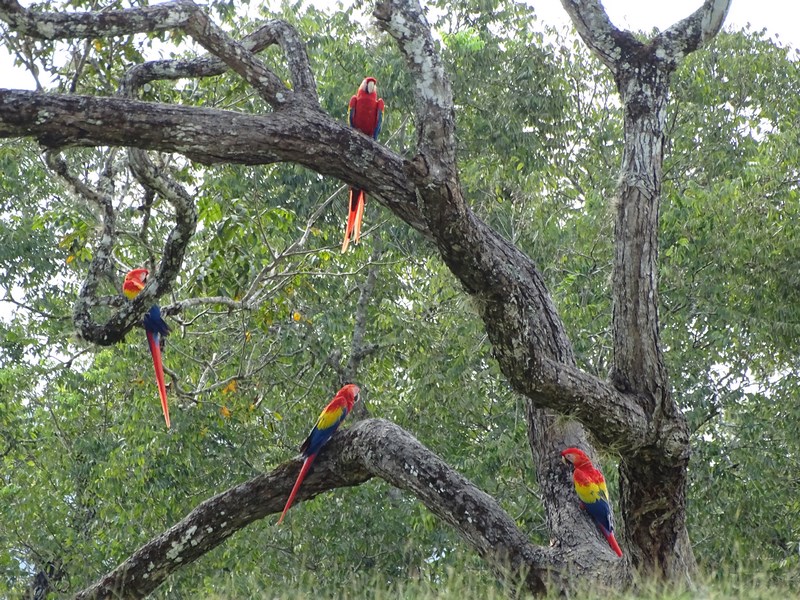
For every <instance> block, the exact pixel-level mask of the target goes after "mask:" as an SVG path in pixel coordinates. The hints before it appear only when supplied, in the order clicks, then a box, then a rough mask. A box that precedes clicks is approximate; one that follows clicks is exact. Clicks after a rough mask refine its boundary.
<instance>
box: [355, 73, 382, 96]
mask: <svg viewBox="0 0 800 600" xmlns="http://www.w3.org/2000/svg"><path fill="white" fill-rule="evenodd" d="M358 89H359V90H360V91H362V92H365V93H367V94H377V93H378V80H377V79H375V78H374V77H365V78H364V81H362V82H361V86H360V87H359V88H358Z"/></svg>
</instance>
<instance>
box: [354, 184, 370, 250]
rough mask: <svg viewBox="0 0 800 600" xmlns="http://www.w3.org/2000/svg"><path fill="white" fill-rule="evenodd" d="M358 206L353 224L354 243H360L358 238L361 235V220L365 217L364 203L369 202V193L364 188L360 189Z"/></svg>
mask: <svg viewBox="0 0 800 600" xmlns="http://www.w3.org/2000/svg"><path fill="white" fill-rule="evenodd" d="M359 192H360V193H359V194H358V206H357V207H356V222H355V223H354V224H353V225H354V227H355V232H354V234H353V243H354V244H357V243H358V238H359V237H361V221H362V220H363V219H364V205H365V204H366V203H367V195H366V194H365V193H364V190H359Z"/></svg>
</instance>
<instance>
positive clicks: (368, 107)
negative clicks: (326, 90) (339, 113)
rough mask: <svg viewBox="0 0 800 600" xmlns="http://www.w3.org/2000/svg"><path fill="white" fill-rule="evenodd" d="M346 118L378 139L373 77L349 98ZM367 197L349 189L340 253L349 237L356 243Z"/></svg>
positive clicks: (379, 110)
mask: <svg viewBox="0 0 800 600" xmlns="http://www.w3.org/2000/svg"><path fill="white" fill-rule="evenodd" d="M347 118H348V121H349V122H350V127H355V128H356V129H358V130H359V131H360V132H361V133H364V134H366V135H368V136H370V137H371V138H372V139H373V140H377V139H378V134H379V133H380V132H381V125H382V124H383V98H378V81H377V79H375V78H374V77H367V78H365V79H364V81H362V82H361V85H360V86H358V92H356V95H355V96H353V97H352V98H350V106H349V108H348V111H347ZM366 200H367V196H366V194H365V193H364V190H361V189H358V188H352V187H351V188H350V200H349V203H348V206H349V207H350V212H349V213H348V215H347V228H346V229H345V231H344V242H342V252H346V251H347V246H348V244H349V243H350V236H351V235H352V237H353V243H354V244H357V243H358V237H359V236H360V235H361V219H363V218H364V203H365V202H366Z"/></svg>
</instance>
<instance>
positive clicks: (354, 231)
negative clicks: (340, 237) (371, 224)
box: [342, 188, 364, 252]
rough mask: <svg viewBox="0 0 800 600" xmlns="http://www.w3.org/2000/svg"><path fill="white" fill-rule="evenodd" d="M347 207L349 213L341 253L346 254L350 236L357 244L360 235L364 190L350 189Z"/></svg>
mask: <svg viewBox="0 0 800 600" xmlns="http://www.w3.org/2000/svg"><path fill="white" fill-rule="evenodd" d="M347 205H348V210H349V212H348V213H347V227H346V228H345V230H344V241H343V242H342V252H347V247H348V245H349V244H350V237H351V236H352V237H353V242H354V243H356V244H357V243H358V236H359V235H360V233H361V218H362V217H363V215H364V190H359V189H357V188H350V199H349V201H348V203H347Z"/></svg>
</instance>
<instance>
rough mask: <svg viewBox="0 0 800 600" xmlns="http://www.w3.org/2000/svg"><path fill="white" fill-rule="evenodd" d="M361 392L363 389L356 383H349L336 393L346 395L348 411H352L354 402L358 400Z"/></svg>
mask: <svg viewBox="0 0 800 600" xmlns="http://www.w3.org/2000/svg"><path fill="white" fill-rule="evenodd" d="M360 392H361V390H360V389H359V388H358V386H357V385H356V384H354V383H348V384H347V385H345V386H344V387H343V388H342V389H340V390H339V391H338V392H337V393H336V395H337V396H343V397H344V401H345V403H346V404H347V412H350V411H351V410H353V404H355V403H356V402H358V399H359V395H360Z"/></svg>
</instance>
